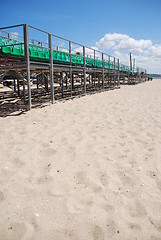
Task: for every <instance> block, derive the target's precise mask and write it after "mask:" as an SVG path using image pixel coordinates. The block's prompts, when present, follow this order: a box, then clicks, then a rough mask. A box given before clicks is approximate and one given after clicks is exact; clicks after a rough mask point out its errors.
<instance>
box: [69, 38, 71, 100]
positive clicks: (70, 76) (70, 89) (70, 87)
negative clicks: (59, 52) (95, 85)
mask: <svg viewBox="0 0 161 240" xmlns="http://www.w3.org/2000/svg"><path fill="white" fill-rule="evenodd" d="M71 52H72V46H71V41H69V54H70V69H69V71H70V95H71V96H72V68H71V65H72V61H71V58H72V56H71Z"/></svg>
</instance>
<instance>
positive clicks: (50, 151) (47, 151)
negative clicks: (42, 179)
mask: <svg viewBox="0 0 161 240" xmlns="http://www.w3.org/2000/svg"><path fill="white" fill-rule="evenodd" d="M56 152H57V151H56V150H55V149H53V148H46V149H43V150H41V151H40V155H41V156H42V157H52V156H54V155H55V154H56Z"/></svg>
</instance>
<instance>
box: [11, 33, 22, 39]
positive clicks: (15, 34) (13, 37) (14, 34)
mask: <svg viewBox="0 0 161 240" xmlns="http://www.w3.org/2000/svg"><path fill="white" fill-rule="evenodd" d="M19 36H20V35H19V33H18V32H11V38H12V39H18V37H19Z"/></svg>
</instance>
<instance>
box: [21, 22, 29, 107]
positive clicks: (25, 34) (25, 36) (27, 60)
mask: <svg viewBox="0 0 161 240" xmlns="http://www.w3.org/2000/svg"><path fill="white" fill-rule="evenodd" d="M23 33H24V48H25V60H26V68H27V85H28V108H29V110H31V84H30V58H29V36H28V24H24V25H23Z"/></svg>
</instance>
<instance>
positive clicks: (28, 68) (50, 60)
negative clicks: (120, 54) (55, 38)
mask: <svg viewBox="0 0 161 240" xmlns="http://www.w3.org/2000/svg"><path fill="white" fill-rule="evenodd" d="M23 32H24V49H25V60H26V68H27V85H28V109H29V110H31V107H32V102H31V84H30V57H29V34H28V24H24V25H23ZM48 40H49V71H50V91H51V102H52V103H54V76H53V70H54V68H53V49H52V34H50V33H48ZM71 52H72V50H71V41H69V54H70V66H69V70H70V79H72V62H71ZM101 54H102V88H103V89H104V54H103V53H101ZM115 65H116V60H115V58H114V78H115V77H116V67H115ZM94 66H95V51H94ZM117 66H118V69H117V71H118V76H117V77H118V83H119V59H117ZM94 71H95V70H94ZM83 75H84V95H86V63H85V46H83ZM71 88H72V85H71ZM71 92H72V89H71Z"/></svg>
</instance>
